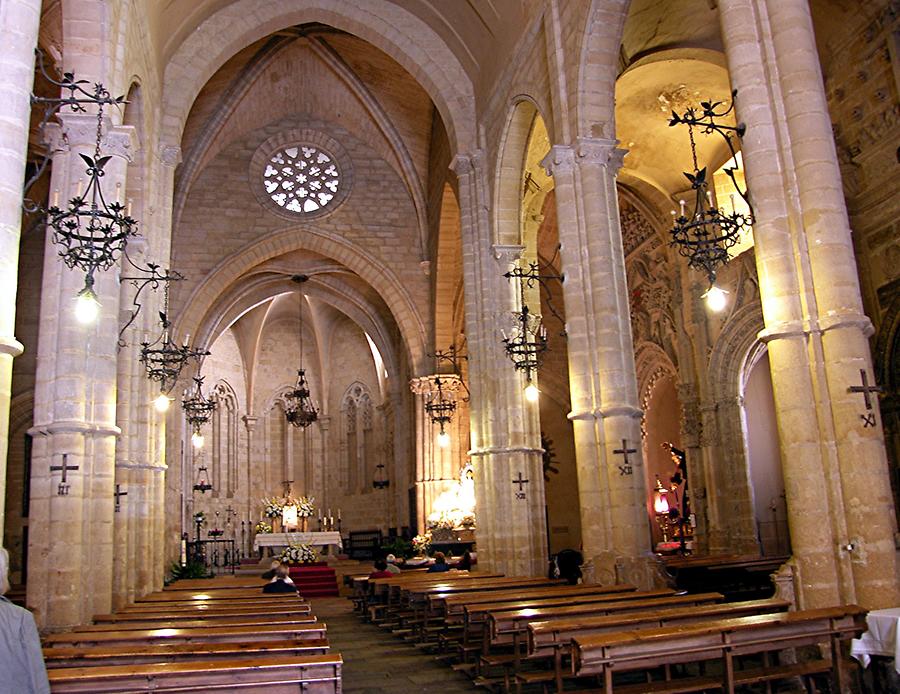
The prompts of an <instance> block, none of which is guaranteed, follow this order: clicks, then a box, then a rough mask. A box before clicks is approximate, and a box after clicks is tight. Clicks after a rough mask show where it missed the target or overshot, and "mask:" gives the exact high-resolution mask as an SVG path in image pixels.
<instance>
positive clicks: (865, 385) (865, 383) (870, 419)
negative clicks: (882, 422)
mask: <svg viewBox="0 0 900 694" xmlns="http://www.w3.org/2000/svg"><path fill="white" fill-rule="evenodd" d="M859 377H860V379H861V380H862V385H861V386H850V387H848V388H847V392H848V393H862V394H863V398H864V399H865V401H866V411H867V412H866V414H861V415H859V417H860V419H862V420H863V428H864V429H868V428H869V427H874V426H875V413H874V412H872V411H871V410H872V398H871V397H870V396H871V394H872V393H881V392H882V390H881V386H878V385H876V384H872V385H869V377H868V374H866V370H865V369H860V370H859Z"/></svg>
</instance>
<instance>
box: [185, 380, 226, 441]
mask: <svg viewBox="0 0 900 694" xmlns="http://www.w3.org/2000/svg"><path fill="white" fill-rule="evenodd" d="M216 405H217V403H216V401H215V400H214V399H213V398H208V397H205V396H204V395H203V376H195V377H194V389H193V391H192V392H191V393H190V395H187V396H186V397H185V398H183V399H182V401H181V408H182V409H183V410H184V414H185V416H186V418H187V421H188V423H189V424H190V425H191V429H192V430H193V433H192V435H191V441H192V443H193V444H194V447H195V448H202V447H203V434H202V432H201V427H202V426H203V425H204V424H206V423H207V422H208V421H209V418H210V417H211V416H212V413H213V412H215V411H216ZM198 444H199V445H198Z"/></svg>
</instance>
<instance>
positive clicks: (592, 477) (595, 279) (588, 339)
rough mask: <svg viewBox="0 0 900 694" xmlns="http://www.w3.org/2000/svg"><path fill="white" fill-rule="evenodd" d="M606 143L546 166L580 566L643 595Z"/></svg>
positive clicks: (624, 292)
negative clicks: (556, 250)
mask: <svg viewBox="0 0 900 694" xmlns="http://www.w3.org/2000/svg"><path fill="white" fill-rule="evenodd" d="M623 156H624V152H623V151H622V150H619V149H616V143H615V141H613V140H605V139H594V138H591V139H588V138H580V139H579V140H578V142H577V143H576V145H575V146H574V147H571V146H561V145H555V146H554V147H553V148H552V149H551V151H550V154H549V155H548V156H547V158H546V159H545V160H544V165H545V166H546V168H547V170H548V172H549V173H550V174H552V176H553V180H554V184H555V190H556V208H557V218H558V224H559V240H560V255H561V258H562V270H563V273H564V275H565V281H564V282H563V292H564V297H565V303H566V334H567V336H568V348H569V387H570V391H571V399H572V412H571V413H570V414H569V419H571V420H572V424H573V431H574V435H575V456H576V464H577V466H578V493H579V500H580V503H581V535H582V542H583V546H584V554H585V559H586V560H593V562H594V575H595V576H596V578H597V579H598V581H599V582H601V583H606V582H610V581H612V580H615V579H616V578H619V579H622V580H625V581H627V582H629V583H635V584H636V585H640V586H648V585H649V584H650V583H651V582H652V572H651V569H650V566H649V557H650V534H649V528H648V521H647V502H646V499H647V490H646V489H645V485H644V474H643V472H642V470H641V464H642V462H641V431H640V420H641V414H642V413H641V410H640V408H639V401H638V394H637V378H636V375H635V368H634V347H633V345H632V339H631V320H630V315H629V307H628V285H627V283H626V281H625V256H624V251H623V247H622V231H621V228H620V226H619V212H618V210H619V207H618V198H617V194H616V174H617V173H618V170H619V167H620V166H621V164H622V158H623Z"/></svg>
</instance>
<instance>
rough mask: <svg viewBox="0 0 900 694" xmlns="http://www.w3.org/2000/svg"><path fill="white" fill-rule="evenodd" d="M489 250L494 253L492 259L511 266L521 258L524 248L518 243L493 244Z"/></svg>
mask: <svg viewBox="0 0 900 694" xmlns="http://www.w3.org/2000/svg"><path fill="white" fill-rule="evenodd" d="M491 250H492V251H493V252H494V258H496V259H497V260H499V261H501V262H503V263H505V264H507V265H512V264H513V263H515V262H516V261H518V260H519V259H520V258H521V257H522V253H524V252H525V246H523V245H521V244H519V243H495V244H494V245H492V246H491Z"/></svg>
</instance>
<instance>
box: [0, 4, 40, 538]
mask: <svg viewBox="0 0 900 694" xmlns="http://www.w3.org/2000/svg"><path fill="white" fill-rule="evenodd" d="M40 16H41V2H40V0H9V2H4V3H3V4H2V5H0V41H2V44H3V52H2V55H0V72H2V74H3V81H2V83H0V296H3V297H4V300H3V305H2V308H0V499H5V498H6V451H7V446H8V444H9V400H10V394H11V386H12V362H13V357H17V356H18V355H20V354H21V353H22V344H21V343H20V342H19V341H18V340H16V338H15V336H14V335H13V332H14V331H15V324H16V290H17V285H18V278H19V234H20V233H21V225H22V185H23V183H24V180H25V154H26V151H27V149H28V127H29V123H30V118H31V86H32V81H33V79H34V48H35V46H36V45H37V35H38V24H39V20H40ZM4 516H5V504H4V505H3V508H0V538H2V537H3V526H4Z"/></svg>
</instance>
